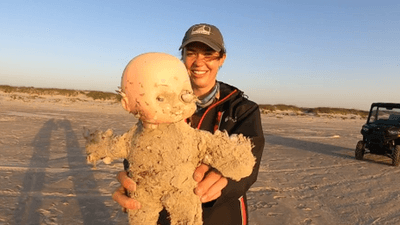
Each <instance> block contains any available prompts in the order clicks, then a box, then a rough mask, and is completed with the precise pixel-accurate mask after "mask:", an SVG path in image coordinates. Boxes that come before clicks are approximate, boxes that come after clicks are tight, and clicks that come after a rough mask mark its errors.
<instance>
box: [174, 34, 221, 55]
mask: <svg viewBox="0 0 400 225" xmlns="http://www.w3.org/2000/svg"><path fill="white" fill-rule="evenodd" d="M192 42H201V43H203V44H206V45H208V46H209V47H210V48H212V49H214V50H215V51H217V52H220V51H221V48H220V47H218V46H217V45H216V44H214V43H213V42H211V41H210V40H208V39H205V38H203V37H193V38H190V39H189V40H187V41H185V42H183V43H182V45H181V47H179V50H181V49H182V48H184V47H185V46H186V45H188V44H190V43H192Z"/></svg>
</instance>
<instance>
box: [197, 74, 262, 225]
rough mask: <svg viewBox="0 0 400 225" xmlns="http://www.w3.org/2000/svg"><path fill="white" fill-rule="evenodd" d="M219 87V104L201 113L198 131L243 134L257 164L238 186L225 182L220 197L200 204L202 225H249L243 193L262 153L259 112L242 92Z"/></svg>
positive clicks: (251, 182) (223, 84)
mask: <svg viewBox="0 0 400 225" xmlns="http://www.w3.org/2000/svg"><path fill="white" fill-rule="evenodd" d="M219 83H220V97H219V100H218V101H217V102H216V103H214V104H212V105H211V106H209V107H208V108H206V109H205V110H204V111H203V112H202V118H201V119H200V122H199V124H197V126H196V127H197V128H199V129H201V130H208V131H210V132H214V131H215V130H216V129H218V130H221V131H223V130H226V131H227V132H228V133H229V134H243V135H244V136H247V137H250V138H251V139H252V142H253V144H254V148H253V149H252V152H253V154H254V156H255V157H256V164H255V166H254V169H253V172H252V174H251V175H250V176H249V177H246V178H243V179H241V180H240V181H239V182H236V181H233V180H231V179H228V185H227V186H226V187H225V188H224V189H223V190H222V195H221V196H220V197H219V198H218V199H216V200H214V201H212V202H209V203H205V204H203V220H204V225H216V224H218V225H225V224H226V225H236V224H238V225H242V224H248V211H247V198H246V192H247V190H248V189H249V188H250V186H251V185H252V184H253V183H254V182H255V181H256V180H257V175H258V170H259V167H260V162H261V156H262V153H263V149H264V143H265V140H264V134H263V129H262V126H261V117H260V110H259V107H258V105H257V104H256V103H254V102H252V101H250V100H248V99H247V98H246V97H245V96H244V94H243V92H242V91H240V90H239V89H237V88H235V87H233V86H230V85H228V84H225V83H222V82H219Z"/></svg>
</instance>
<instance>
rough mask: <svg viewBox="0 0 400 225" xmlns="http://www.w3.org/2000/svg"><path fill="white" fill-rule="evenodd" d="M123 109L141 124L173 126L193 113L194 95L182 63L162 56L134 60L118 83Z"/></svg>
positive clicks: (159, 54) (155, 54)
mask: <svg viewBox="0 0 400 225" xmlns="http://www.w3.org/2000/svg"><path fill="white" fill-rule="evenodd" d="M121 92H122V100H121V103H122V106H123V107H124V109H125V110H127V111H128V112H131V113H133V114H135V115H136V116H137V117H138V118H139V119H140V120H141V121H143V122H145V123H151V124H159V123H174V122H178V121H180V120H183V119H186V118H188V117H190V116H191V115H192V114H193V113H194V111H195V110H196V103H195V102H196V99H197V98H196V96H195V95H193V90H192V87H191V85H190V80H189V76H188V74H187V70H186V68H185V66H184V64H183V63H182V62H181V61H180V60H179V59H178V58H176V57H174V56H172V55H168V54H165V53H145V54H142V55H139V56H137V57H135V58H133V59H132V60H131V61H130V62H129V63H128V65H127V66H126V68H125V70H124V72H123V75H122V80H121Z"/></svg>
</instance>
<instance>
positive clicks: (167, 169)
mask: <svg viewBox="0 0 400 225" xmlns="http://www.w3.org/2000/svg"><path fill="white" fill-rule="evenodd" d="M196 140H197V138H196V131H195V130H194V129H192V128H190V126H189V125H187V124H186V123H184V122H181V123H173V124H162V125H159V127H158V128H157V129H149V128H143V130H141V131H140V132H139V133H138V135H137V136H136V137H135V138H134V139H133V140H132V145H131V147H132V149H131V150H130V152H129V155H128V158H127V160H128V161H129V163H130V168H129V171H130V176H131V177H132V178H133V179H134V180H135V182H136V183H137V185H138V186H140V185H143V186H152V187H157V188H161V187H165V188H167V187H168V186H170V187H173V188H182V187H186V188H189V187H190V188H193V187H194V186H195V182H194V180H193V178H192V176H193V172H194V170H195V168H196V167H197V166H198V164H199V161H200V160H199V159H200V157H201V156H200V155H201V153H199V151H198V144H197V141H196Z"/></svg>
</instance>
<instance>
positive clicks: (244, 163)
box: [203, 130, 255, 181]
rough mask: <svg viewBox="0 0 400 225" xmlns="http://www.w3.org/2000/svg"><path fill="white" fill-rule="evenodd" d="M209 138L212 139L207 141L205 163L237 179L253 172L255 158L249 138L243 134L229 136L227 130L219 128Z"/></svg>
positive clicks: (224, 174)
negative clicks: (219, 129)
mask: <svg viewBox="0 0 400 225" xmlns="http://www.w3.org/2000/svg"><path fill="white" fill-rule="evenodd" d="M204 133H205V132H204ZM210 135H211V134H210ZM208 138H210V139H211V140H209V141H207V144H206V152H205V155H204V158H203V163H205V164H208V165H210V166H211V167H213V168H215V169H217V170H218V171H219V172H220V173H221V174H222V175H223V176H225V177H229V178H231V179H233V180H236V181H239V180H240V179H242V178H243V177H247V176H249V175H250V174H251V173H252V171H253V167H254V164H255V158H254V156H253V154H252V152H251V149H252V147H253V146H252V143H251V141H250V139H249V138H246V137H244V136H243V135H241V134H239V135H237V134H234V135H231V136H229V135H228V133H227V132H221V131H218V130H217V131H215V133H214V135H211V136H210V137H208ZM208 138H207V139H208Z"/></svg>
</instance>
